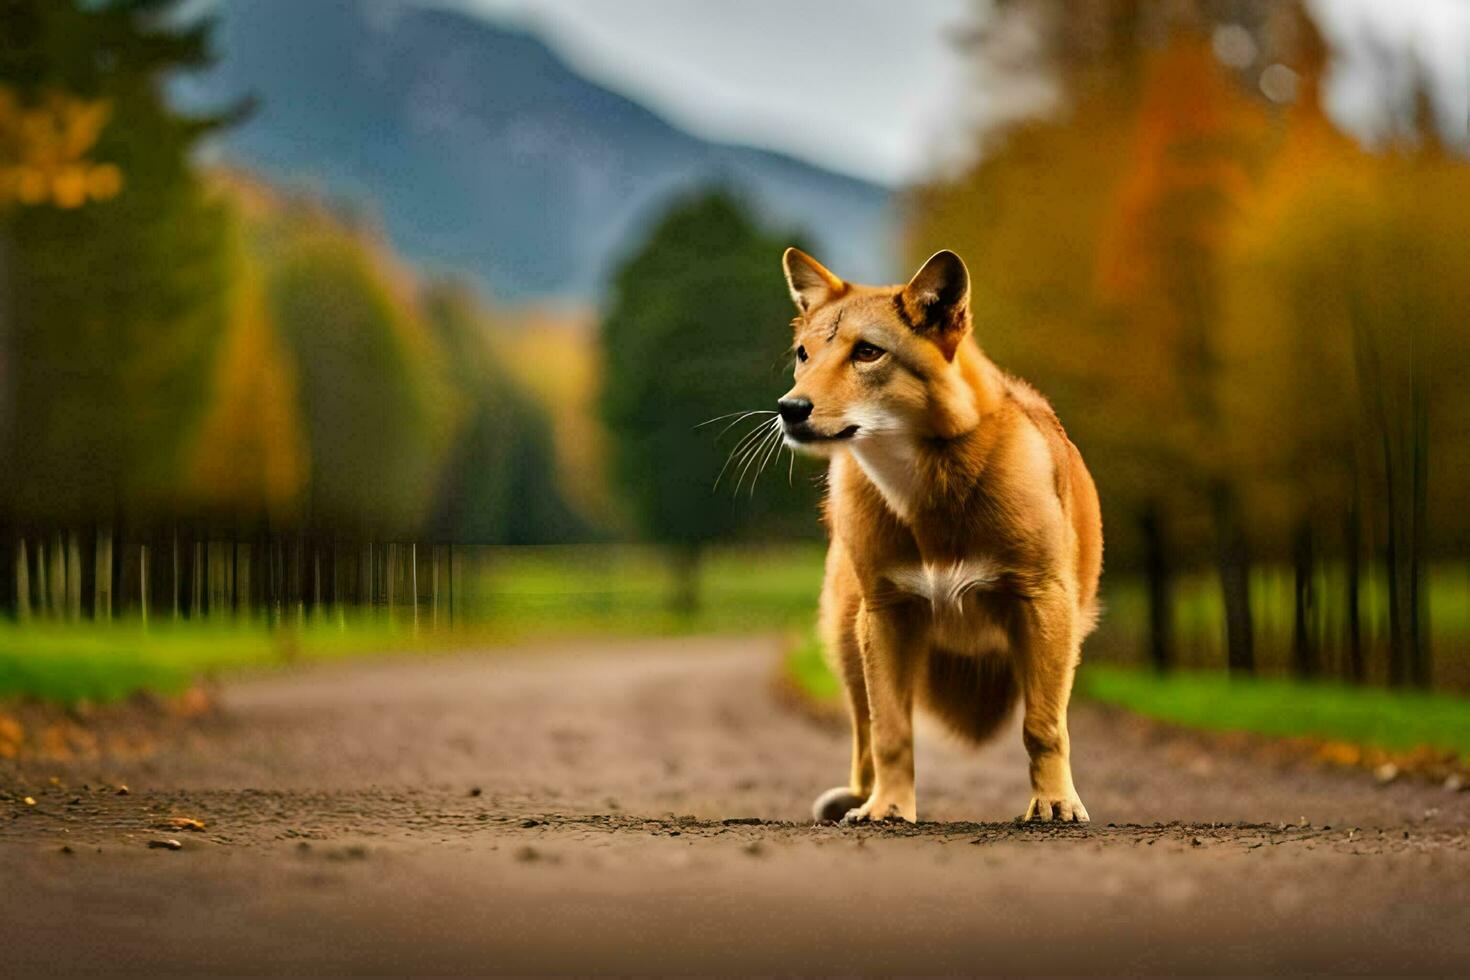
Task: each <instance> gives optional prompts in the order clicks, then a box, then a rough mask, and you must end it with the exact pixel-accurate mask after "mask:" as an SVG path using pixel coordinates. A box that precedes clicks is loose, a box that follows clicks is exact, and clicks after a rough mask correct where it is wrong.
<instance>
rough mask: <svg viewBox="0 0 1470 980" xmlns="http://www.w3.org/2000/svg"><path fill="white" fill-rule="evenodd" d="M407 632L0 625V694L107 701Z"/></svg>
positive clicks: (334, 627)
mask: <svg viewBox="0 0 1470 980" xmlns="http://www.w3.org/2000/svg"><path fill="white" fill-rule="evenodd" d="M415 642H416V641H415V639H414V638H413V637H412V636H411V635H404V634H403V633H402V632H401V631H398V630H392V629H389V628H387V627H385V626H382V625H379V624H374V623H370V622H352V623H349V624H348V625H345V626H342V625H338V624H335V623H333V624H322V625H316V626H307V627H304V628H293V629H277V630H272V629H269V628H268V627H267V626H266V625H265V624H264V623H259V622H255V623H248V624H242V623H218V622H217V623H205V624H193V623H191V624H179V625H174V624H165V625H161V626H159V625H155V626H153V627H150V628H146V629H145V628H144V627H143V626H142V625H141V624H139V623H137V622H134V621H123V622H118V623H111V624H90V623H89V624H63V623H41V624H33V625H29V626H23V627H22V626H16V625H14V624H3V625H0V698H4V697H15V696H26V697H34V698H39V699H41V700H44V701H53V702H57V703H61V704H75V703H77V702H80V701H84V700H85V701H92V702H96V703H106V702H109V701H117V700H120V699H122V698H125V697H127V696H129V695H130V694H133V693H134V692H137V691H151V692H154V693H158V694H173V693H177V692H179V691H181V690H183V689H184V688H186V687H188V686H189V684H190V683H192V682H193V681H194V680H196V679H197V678H199V677H201V676H204V675H210V674H215V673H219V672H221V671H228V670H239V669H244V668H260V667H273V666H281V665H285V664H290V663H296V662H300V661H303V660H320V659H325V658H331V657H340V656H348V655H353V654H359V653H364V652H368V651H371V650H384V649H402V648H404V647H405V646H409V645H412V644H413V643H415Z"/></svg>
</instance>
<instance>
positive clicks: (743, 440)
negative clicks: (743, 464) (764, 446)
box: [710, 419, 766, 493]
mask: <svg viewBox="0 0 1470 980" xmlns="http://www.w3.org/2000/svg"><path fill="white" fill-rule="evenodd" d="M735 421H736V422H737V423H738V422H739V421H740V420H739V419H736V420H735ZM765 427H766V423H764V422H762V423H759V424H757V425H755V426H753V427H752V428H751V430H750V431H749V432H747V433H745V434H744V435H742V436H741V437H740V438H739V439H737V440H736V441H735V445H734V446H732V447H731V448H730V452H729V453H728V454H727V455H726V456H725V465H724V466H721V467H720V473H719V475H718V476H716V477H715V485H714V486H713V487H712V488H711V489H710V492H711V493H714V492H715V491H716V490H718V489H720V480H722V479H723V478H724V476H725V471H726V470H728V469H729V468H730V462H731V461H732V460H733V459H735V457H736V456H737V455H739V454H740V453H741V449H742V448H743V447H745V446H746V444H747V442H748V440H751V439H753V438H755V437H756V436H757V435H758V434H760V433H761V432H762V430H764V429H765Z"/></svg>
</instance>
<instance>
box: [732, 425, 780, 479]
mask: <svg viewBox="0 0 1470 980" xmlns="http://www.w3.org/2000/svg"><path fill="white" fill-rule="evenodd" d="M769 425H770V423H769V422H762V423H761V424H759V425H757V426H756V427H755V428H754V429H752V430H750V432H748V433H746V436H745V439H743V440H742V442H743V443H744V445H743V446H742V447H740V448H739V450H738V451H737V452H733V453H731V459H733V460H734V465H735V467H736V468H737V470H738V471H739V473H740V474H741V477H742V478H743V476H744V473H745V467H744V465H743V464H748V463H749V461H750V459H751V457H752V456H753V455H754V453H755V451H756V449H758V448H759V447H760V444H761V442H762V440H764V439H765V435H766V428H767V426H769ZM739 492H740V480H739V479H737V480H736V481H735V490H734V493H737V494H738V493H739Z"/></svg>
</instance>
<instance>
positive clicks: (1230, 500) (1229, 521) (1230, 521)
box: [1212, 483, 1256, 674]
mask: <svg viewBox="0 0 1470 980" xmlns="http://www.w3.org/2000/svg"><path fill="white" fill-rule="evenodd" d="M1212 496H1213V498H1214V511H1215V534H1216V536H1217V548H1218V562H1219V576H1220V593H1221V598H1222V599H1223V600H1224V605H1225V658H1226V663H1227V665H1228V666H1229V668H1230V672H1231V673H1233V674H1250V673H1254V672H1255V669H1256V650H1255V635H1254V631H1253V626H1252V622H1251V598H1250V553H1249V550H1248V549H1247V547H1246V542H1245V535H1244V533H1243V532H1242V530H1241V527H1240V520H1239V514H1238V513H1237V511H1238V509H1239V508H1238V504H1237V502H1236V499H1235V491H1234V489H1233V488H1231V487H1229V486H1228V485H1226V484H1223V483H1220V484H1216V486H1215V489H1214V493H1213V494H1212Z"/></svg>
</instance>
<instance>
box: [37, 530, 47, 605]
mask: <svg viewBox="0 0 1470 980" xmlns="http://www.w3.org/2000/svg"><path fill="white" fill-rule="evenodd" d="M35 561H36V612H37V613H38V614H39V615H41V616H42V617H44V616H46V615H47V614H49V613H50V611H51V604H50V598H51V591H50V589H49V588H48V587H47V585H46V535H45V533H44V532H42V533H41V534H37V535H36V559H35Z"/></svg>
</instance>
